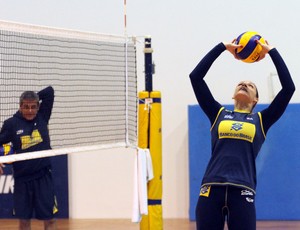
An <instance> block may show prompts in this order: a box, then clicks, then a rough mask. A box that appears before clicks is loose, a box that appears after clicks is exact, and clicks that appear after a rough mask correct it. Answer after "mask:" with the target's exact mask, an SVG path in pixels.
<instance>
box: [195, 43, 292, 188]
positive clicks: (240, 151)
mask: <svg viewBox="0 0 300 230" xmlns="http://www.w3.org/2000/svg"><path fill="white" fill-rule="evenodd" d="M225 50H226V47H225V46H224V44H223V43H220V44H218V45H217V46H216V47H214V48H213V49H212V50H211V51H210V52H209V53H208V54H207V55H206V56H205V57H204V58H203V59H202V60H201V61H200V62H199V64H198V65H197V66H196V68H195V69H194V70H193V71H192V73H191V74H190V79H191V83H192V86H193V89H194V92H195V95H196V98H197V100H198V103H199V105H200V107H201V108H202V110H203V111H204V113H205V114H206V115H207V117H208V118H209V120H210V122H211V138H212V140H211V141H212V155H211V159H210V161H209V164H208V166H207V169H206V172H205V175H204V177H203V182H202V183H203V184H221V185H222V184H231V185H235V186H241V187H246V188H249V189H251V190H252V191H255V189H256V166H255V158H256V157H257V155H258V153H259V150H260V148H261V146H262V144H263V142H264V140H265V136H266V134H267V132H268V130H269V128H270V127H271V126H272V125H273V124H274V123H275V122H276V121H277V120H278V119H279V118H280V117H281V115H282V114H283V112H284V111H285V109H286V107H287V105H288V103H289V101H290V99H291V97H292V95H293V93H294V91H295V85H294V83H293V81H292V78H291V76H290V73H289V71H288V68H287V67H286V65H285V63H284V61H283V59H282V58H281V56H280V54H279V53H278V51H277V50H276V49H275V48H273V49H271V50H270V51H269V55H270V57H271V58H272V61H273V63H274V65H275V67H276V70H277V73H278V77H279V80H280V83H281V86H282V89H281V90H280V91H279V93H278V94H277V95H276V97H275V98H274V100H273V101H272V103H271V104H270V105H269V106H268V107H267V108H266V109H264V110H262V111H261V112H259V113H255V114H251V113H249V112H244V111H228V110H225V109H223V108H222V106H221V104H220V103H219V102H217V101H216V100H215V99H214V97H213V95H212V94H211V92H210V90H209V88H208V86H207V84H206V82H205V81H204V77H205V75H206V73H207V72H208V70H209V69H210V67H211V65H212V64H213V62H214V61H215V60H216V59H217V58H218V57H219V55H220V54H221V53H222V52H223V51H225ZM199 152H200V150H199Z"/></svg>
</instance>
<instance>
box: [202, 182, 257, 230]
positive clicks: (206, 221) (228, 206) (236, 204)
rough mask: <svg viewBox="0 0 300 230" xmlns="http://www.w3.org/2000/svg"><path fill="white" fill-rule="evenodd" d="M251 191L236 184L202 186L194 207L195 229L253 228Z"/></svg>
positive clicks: (254, 218)
mask: <svg viewBox="0 0 300 230" xmlns="http://www.w3.org/2000/svg"><path fill="white" fill-rule="evenodd" d="M254 198H255V194H254V192H253V191H251V190H249V189H245V188H240V187H236V186H229V185H227V186H217V185H211V186H202V187H201V191H200V196H199V199H198V203H197V207H196V225H197V230H212V229H213V230H223V229H224V226H225V221H226V220H227V225H228V229H230V230H241V229H243V230H255V229H256V211H255V203H254V202H255V201H254Z"/></svg>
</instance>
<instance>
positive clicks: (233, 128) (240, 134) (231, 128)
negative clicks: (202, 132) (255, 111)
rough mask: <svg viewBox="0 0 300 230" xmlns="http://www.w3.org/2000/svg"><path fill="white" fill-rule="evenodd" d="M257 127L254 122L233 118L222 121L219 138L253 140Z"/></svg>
mask: <svg viewBox="0 0 300 230" xmlns="http://www.w3.org/2000/svg"><path fill="white" fill-rule="evenodd" d="M255 132H256V128H255V125H254V124H251V123H248V122H239V121H232V120H224V121H221V122H220V124H219V128H218V133H219V138H220V139H223V138H229V139H240V140H245V141H249V142H251V143H252V142H253V139H254V136H255Z"/></svg>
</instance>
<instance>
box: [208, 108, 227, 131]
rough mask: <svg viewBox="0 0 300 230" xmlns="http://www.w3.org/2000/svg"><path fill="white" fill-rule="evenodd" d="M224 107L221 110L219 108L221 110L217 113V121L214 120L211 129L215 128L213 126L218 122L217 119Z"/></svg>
mask: <svg viewBox="0 0 300 230" xmlns="http://www.w3.org/2000/svg"><path fill="white" fill-rule="evenodd" d="M223 109H224V107H222V108H221V109H220V110H219V112H218V114H217V116H216V118H215V121H214V123H213V124H212V126H211V128H210V131H211V130H212V129H213V127H214V126H215V124H216V122H217V120H218V117H219V116H220V113H221V112H222V110H223Z"/></svg>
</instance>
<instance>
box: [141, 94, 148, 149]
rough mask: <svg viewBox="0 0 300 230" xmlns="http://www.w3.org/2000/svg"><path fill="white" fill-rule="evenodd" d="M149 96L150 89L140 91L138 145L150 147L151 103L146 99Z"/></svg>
mask: <svg viewBox="0 0 300 230" xmlns="http://www.w3.org/2000/svg"><path fill="white" fill-rule="evenodd" d="M148 98H149V92H148V91H142V92H139V106H138V147H140V148H144V149H145V148H148V145H149V140H148V136H149V105H148V104H147V103H146V100H147V99H148Z"/></svg>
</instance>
